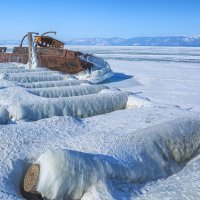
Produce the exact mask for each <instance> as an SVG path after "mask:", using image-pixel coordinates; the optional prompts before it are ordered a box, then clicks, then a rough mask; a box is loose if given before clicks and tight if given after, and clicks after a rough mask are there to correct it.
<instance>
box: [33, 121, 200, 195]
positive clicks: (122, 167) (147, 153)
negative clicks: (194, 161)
mask: <svg viewBox="0 0 200 200" xmlns="http://www.w3.org/2000/svg"><path fill="white" fill-rule="evenodd" d="M135 134H137V135H138V136H140V137H138V138H135V139H136V140H133V136H134V135H135ZM149 135H151V137H148V136H149ZM142 137H144V138H142ZM116 142H117V146H118V148H119V149H120V151H115V149H112V148H111V149H112V150H113V151H114V152H115V157H116V158H113V157H111V156H104V155H95V154H87V153H81V152H77V151H70V150H62V149H60V150H52V151H47V152H46V153H44V154H42V155H41V156H40V157H39V159H38V160H37V161H36V163H37V164H39V166H40V175H39V180H38V184H37V188H36V190H37V191H38V192H39V193H41V194H42V196H45V197H47V198H48V199H68V198H70V199H79V198H81V197H82V195H83V194H84V193H85V192H86V191H88V189H89V188H90V187H91V186H92V185H95V184H96V183H97V182H98V181H99V180H102V181H104V182H106V181H107V180H108V179H110V180H113V179H114V180H120V181H121V182H124V183H125V182H127V183H130V182H137V183H141V182H145V181H152V180H156V179H158V178H165V177H167V176H169V175H170V174H172V173H173V172H176V171H177V170H178V169H180V168H181V165H182V164H183V163H184V162H186V160H187V159H190V158H191V156H192V155H193V154H194V153H195V152H196V151H197V149H198V147H199V145H200V121H196V120H190V119H179V120H175V121H171V122H167V123H163V124H160V125H156V126H153V127H150V128H148V129H143V130H141V131H136V132H135V133H132V136H131V135H129V137H127V135H126V136H124V137H123V138H121V139H120V141H116ZM125 142H126V143H125ZM124 144H126V147H124ZM135 144H136V145H135ZM111 147H112V146H111ZM127 158H128V160H126V159H127ZM124 159H125V160H126V162H125V160H124ZM180 164H181V165H180Z"/></svg>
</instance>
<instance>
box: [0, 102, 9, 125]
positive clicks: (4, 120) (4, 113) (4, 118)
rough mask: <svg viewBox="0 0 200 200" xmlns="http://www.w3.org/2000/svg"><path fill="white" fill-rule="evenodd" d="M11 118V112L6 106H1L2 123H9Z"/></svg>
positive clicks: (0, 117)
mask: <svg viewBox="0 0 200 200" xmlns="http://www.w3.org/2000/svg"><path fill="white" fill-rule="evenodd" d="M8 120H9V113H8V111H7V109H6V108H3V107H2V106H0V124H7V123H8Z"/></svg>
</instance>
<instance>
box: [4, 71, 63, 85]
mask: <svg viewBox="0 0 200 200" xmlns="http://www.w3.org/2000/svg"><path fill="white" fill-rule="evenodd" d="M4 79H6V80H9V81H16V82H20V83H27V82H28V83H29V82H39V81H56V80H63V76H62V75H57V74H56V75H54V74H52V75H51V74H49V75H37V74H32V73H31V74H27V75H25V74H22V75H17V74H16V75H10V74H9V75H7V76H5V77H4Z"/></svg>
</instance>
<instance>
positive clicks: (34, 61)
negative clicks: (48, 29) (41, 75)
mask: <svg viewBox="0 0 200 200" xmlns="http://www.w3.org/2000/svg"><path fill="white" fill-rule="evenodd" d="M31 53H32V61H31V62H32V69H36V68H38V67H39V62H38V58H37V53H36V48H35V47H34V44H32V51H31Z"/></svg>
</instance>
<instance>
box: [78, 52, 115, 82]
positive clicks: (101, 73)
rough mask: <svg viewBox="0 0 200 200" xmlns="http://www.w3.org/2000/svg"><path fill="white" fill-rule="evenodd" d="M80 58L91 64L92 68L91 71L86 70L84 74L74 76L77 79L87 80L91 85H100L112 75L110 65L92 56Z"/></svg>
mask: <svg viewBox="0 0 200 200" xmlns="http://www.w3.org/2000/svg"><path fill="white" fill-rule="evenodd" d="M80 58H81V59H82V60H85V61H87V62H89V63H92V64H93V66H92V68H91V70H89V69H88V70H86V71H84V72H80V73H78V74H77V75H76V77H77V78H78V79H80V80H88V81H90V82H91V83H100V82H102V81H104V80H105V79H107V78H109V77H111V76H112V75H113V72H112V70H111V68H110V65H109V64H108V62H107V61H105V60H104V59H102V58H99V57H96V56H93V55H87V56H81V57H80Z"/></svg>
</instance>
